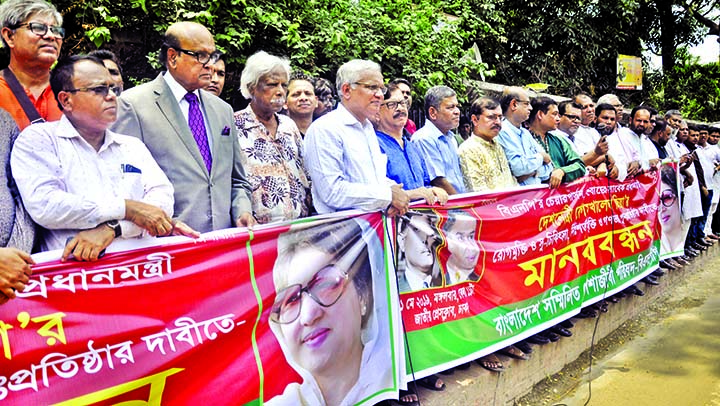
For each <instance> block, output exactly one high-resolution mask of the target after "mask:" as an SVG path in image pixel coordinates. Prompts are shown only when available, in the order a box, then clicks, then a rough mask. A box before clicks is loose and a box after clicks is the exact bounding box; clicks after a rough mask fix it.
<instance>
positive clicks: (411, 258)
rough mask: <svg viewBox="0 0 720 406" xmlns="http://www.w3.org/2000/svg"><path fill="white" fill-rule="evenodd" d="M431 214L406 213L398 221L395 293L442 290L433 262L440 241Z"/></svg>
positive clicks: (438, 273) (440, 276) (437, 269)
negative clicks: (436, 287)
mask: <svg viewBox="0 0 720 406" xmlns="http://www.w3.org/2000/svg"><path fill="white" fill-rule="evenodd" d="M435 218H436V216H435V215H434V214H433V213H432V212H429V211H428V212H408V213H407V214H406V215H405V216H403V217H401V218H400V219H398V234H397V247H398V248H397V258H398V267H397V278H398V291H399V292H400V293H403V292H414V291H418V290H422V289H427V288H430V287H434V286H442V284H443V280H442V275H441V273H440V267H439V266H438V262H437V248H438V246H439V245H440V242H441V239H440V235H439V232H438V230H437V228H436V226H435Z"/></svg>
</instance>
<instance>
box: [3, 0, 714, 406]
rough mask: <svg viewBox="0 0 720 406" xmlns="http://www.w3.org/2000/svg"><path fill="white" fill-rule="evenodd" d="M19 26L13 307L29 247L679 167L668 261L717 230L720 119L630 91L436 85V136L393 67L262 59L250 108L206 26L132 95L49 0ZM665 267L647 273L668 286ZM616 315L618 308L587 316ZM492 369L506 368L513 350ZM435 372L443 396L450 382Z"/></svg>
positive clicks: (10, 234) (38, 0)
mask: <svg viewBox="0 0 720 406" xmlns="http://www.w3.org/2000/svg"><path fill="white" fill-rule="evenodd" d="M0 24H2V40H3V45H4V46H5V48H7V49H8V50H9V53H10V63H9V66H8V68H7V69H5V70H3V71H2V75H1V76H0V109H1V110H0V131H2V136H1V137H0V139H1V140H2V143H0V145H1V146H2V149H0V152H1V153H2V157H3V159H4V161H3V165H2V166H1V167H2V168H3V171H5V172H4V176H6V178H7V182H4V185H5V186H3V188H2V189H1V190H0V198H1V199H2V200H1V203H0V228H2V232H1V233H0V238H2V244H3V247H5V248H0V303H4V302H6V301H7V300H9V299H11V298H14V297H15V292H16V291H22V290H23V289H24V288H25V284H26V283H27V282H28V278H29V276H30V275H31V265H32V264H33V261H32V259H31V257H30V256H29V255H28V253H30V252H36V251H40V250H54V249H58V250H63V253H62V256H61V257H62V260H67V259H69V258H71V257H72V258H75V259H77V260H83V261H92V260H96V259H98V258H99V257H101V256H102V255H103V252H104V250H105V249H106V248H107V247H108V246H109V245H110V244H111V243H112V242H113V241H115V240H116V239H129V238H151V237H161V236H168V235H186V236H190V237H198V236H199V235H200V233H203V232H209V231H212V230H218V229H224V228H228V227H252V226H253V225H255V224H257V223H260V224H264V223H270V222H278V221H286V220H292V219H295V218H299V217H304V216H309V215H312V214H315V213H319V214H322V213H330V212H336V211H340V210H348V209H361V210H386V211H387V214H388V215H389V216H403V215H404V214H405V213H406V212H407V211H408V205H409V203H410V202H411V201H413V200H420V199H422V200H425V201H426V202H427V203H428V204H445V203H446V202H447V200H448V198H449V196H451V195H454V194H459V193H469V192H486V191H497V190H502V189H508V188H516V187H521V186H524V185H538V184H543V183H545V184H548V185H549V187H551V188H556V187H558V186H559V185H560V184H562V183H567V182H572V181H573V180H575V179H578V178H580V177H583V176H586V175H591V176H600V177H604V176H607V177H609V178H612V179H617V180H619V181H623V180H625V179H627V178H630V177H633V176H637V175H638V174H639V173H642V172H643V171H650V170H656V169H657V167H658V163H659V162H660V161H661V160H662V159H666V158H672V159H675V160H677V161H678V162H679V166H680V171H681V173H682V176H683V182H682V185H681V186H682V190H683V196H684V197H683V198H682V213H683V218H684V219H685V220H687V222H685V223H683V224H687V226H680V227H685V229H683V231H682V232H683V233H686V234H687V237H686V239H685V251H684V255H683V256H679V257H676V258H674V259H672V260H667V261H663V262H662V263H661V268H663V269H665V270H668V269H675V268H678V267H680V266H683V265H686V264H687V263H688V262H689V261H690V260H691V259H692V258H693V257H696V256H697V255H698V254H699V252H701V251H703V250H706V249H707V248H708V247H709V246H711V245H712V244H713V243H714V242H715V241H716V240H718V234H717V233H718V231H720V227H719V226H720V216H717V215H714V214H715V211H716V209H717V207H718V200H719V199H720V193H718V192H717V189H718V188H719V187H720V177H718V176H716V173H717V169H718V164H720V149H719V148H718V146H717V143H718V139H719V138H720V129H718V128H714V127H712V128H709V127H707V126H695V125H688V124H687V123H686V122H685V121H683V119H682V115H681V114H680V112H679V111H677V110H672V111H668V112H667V113H665V115H664V116H658V112H657V111H656V110H654V109H653V108H651V107H648V106H638V107H635V108H634V109H632V111H631V112H630V114H629V116H628V117H627V120H624V115H625V110H624V108H623V105H622V103H621V102H620V100H619V99H618V97H617V96H615V95H612V94H608V95H605V96H602V97H601V98H599V99H598V100H597V105H596V104H595V102H594V101H593V99H592V97H591V96H590V95H588V94H585V93H582V94H578V95H577V96H576V97H575V98H574V99H573V100H568V101H562V102H560V103H558V102H557V101H555V100H554V99H553V98H549V97H545V96H538V97H531V96H532V95H531V93H530V92H529V91H528V90H526V89H524V88H520V87H507V88H506V89H505V90H504V91H503V93H502V94H501V95H499V97H498V98H492V97H482V98H479V99H478V100H475V101H474V102H473V103H472V105H471V107H470V109H469V111H468V112H467V115H464V116H463V115H462V114H461V109H460V103H459V101H458V97H457V94H456V93H455V91H454V90H453V89H451V88H449V87H447V86H435V87H432V88H431V89H429V90H428V91H427V92H426V93H425V95H424V100H423V111H424V114H425V122H424V125H422V126H420V128H417V125H416V123H414V122H413V121H412V120H410V119H409V117H408V111H409V109H410V106H411V105H412V87H411V83H409V82H408V81H407V80H405V79H402V78H397V79H394V80H390V81H386V79H385V78H384V77H383V74H382V72H381V69H380V66H379V65H378V64H377V63H375V62H372V61H367V60H351V61H349V62H347V63H345V64H343V65H342V66H341V67H340V68H339V69H338V71H337V75H336V77H337V79H336V83H335V86H332V85H331V84H330V82H328V81H327V80H324V79H313V78H310V77H307V76H304V75H300V74H292V72H291V68H290V64H289V62H288V60H286V59H283V58H280V57H277V56H273V55H270V54H267V53H265V52H262V51H261V52H258V53H256V54H254V55H252V56H251V57H250V58H249V59H248V60H247V64H246V66H245V69H244V70H243V72H242V76H241V90H242V94H243V96H245V97H246V98H247V99H248V100H249V101H250V103H249V105H248V106H247V107H246V108H245V109H243V110H240V111H234V109H233V108H232V107H231V106H230V105H229V104H228V103H226V102H224V101H223V100H221V99H220V98H219V97H218V96H219V95H220V94H221V93H222V90H223V86H224V81H225V64H224V62H223V60H222V54H221V53H220V52H218V51H217V49H216V47H215V42H214V40H213V36H212V34H211V33H210V32H209V31H208V29H207V28H205V27H204V26H202V25H200V24H198V23H193V22H178V23H175V24H172V25H171V26H170V27H169V28H168V29H167V32H166V33H165V36H164V43H163V45H162V48H161V50H160V61H161V63H162V64H163V65H164V67H165V69H164V70H163V72H161V73H159V75H158V76H157V77H156V78H155V79H154V80H152V81H150V82H148V83H145V84H142V85H139V86H136V87H134V88H131V89H128V90H124V82H123V78H122V67H121V66H120V63H119V61H118V59H117V58H116V57H115V55H113V54H112V53H111V52H108V51H102V50H101V51H96V52H93V53H91V54H89V55H72V56H69V57H65V58H62V59H60V60H58V58H59V55H60V49H61V46H62V42H63V38H64V35H65V32H64V29H63V28H62V16H61V15H60V14H59V13H58V12H57V10H56V9H55V8H54V6H52V5H50V4H49V3H46V2H45V1H43V0H7V1H5V2H4V3H3V4H2V5H1V6H0ZM53 65H54V67H53V69H52V70H51V67H52V66H53ZM621 123H626V125H623V124H621ZM454 131H458V134H456V133H455V132H454ZM663 204H664V202H663ZM663 272H664V271H663V270H662V269H661V270H658V271H657V272H656V273H655V274H654V275H651V276H649V277H647V278H646V279H645V280H644V282H645V283H648V284H657V283H658V280H657V278H658V277H659V276H662V274H663ZM626 293H634V294H637V295H642V294H643V292H642V291H641V290H640V289H639V288H637V287H632V288H631V289H630V290H629V291H628V292H626ZM624 294H625V293H621V294H620V295H618V296H622V295H624ZM610 300H611V301H617V297H614V298H610ZM598 310H599V311H606V310H607V307H606V304H605V303H601V304H599V305H597V306H595V308H594V309H593V308H588V309H584V310H583V312H582V313H581V314H580V317H594V316H596V314H597V311H598ZM571 327H572V323H571V322H565V323H562V324H561V325H558V326H555V327H553V328H552V329H550V330H548V331H546V332H543V333H541V334H538V335H537V336H534V337H531V338H530V339H528V340H527V342H522V343H518V344H517V346H515V347H512V348H510V347H509V348H507V349H505V350H503V352H504V353H506V354H508V355H510V356H513V357H515V358H521V359H525V358H526V353H529V352H531V351H532V348H531V347H530V346H529V344H528V342H529V343H536V344H542V343H546V342H549V341H556V340H557V339H559V336H570V335H572V333H571V332H570V331H569V330H568V329H569V328H571ZM482 365H483V366H484V367H486V368H488V369H491V370H500V368H501V367H502V363H501V362H500V360H499V359H498V358H497V357H494V356H491V357H487V358H486V357H484V358H483V360H482ZM422 383H424V384H426V385H428V386H430V387H432V388H434V389H441V388H442V387H443V383H442V381H441V380H440V379H439V378H437V377H431V379H430V380H428V379H425V380H423V382H422ZM403 400H405V401H408V402H411V401H413V400H416V397H414V394H412V393H409V394H408V393H404V398H403Z"/></svg>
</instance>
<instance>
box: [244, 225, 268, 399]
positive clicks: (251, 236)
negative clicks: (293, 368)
mask: <svg viewBox="0 0 720 406" xmlns="http://www.w3.org/2000/svg"><path fill="white" fill-rule="evenodd" d="M254 237H255V234H254V233H253V231H252V229H249V228H248V240H247V242H246V243H245V250H247V257H248V265H249V266H248V268H249V269H250V283H251V284H252V288H253V293H255V299H256V300H257V303H258V313H257V318H255V324H254V325H253V329H252V336H251V337H250V341H251V342H252V347H253V354H254V355H255V363H256V364H257V368H258V379H259V382H260V385H259V388H258V390H259V391H260V393H259V399H258V404H261V405H262V404H263V398H264V393H263V392H264V387H265V376H264V374H263V367H262V359H261V358H260V350H259V349H258V345H257V326H258V324H260V319H261V316H262V312H263V303H262V295H261V294H260V289H258V286H257V281H256V280H255V261H254V259H253V253H252V248H251V246H250V243H251V242H252V241H253V239H254Z"/></svg>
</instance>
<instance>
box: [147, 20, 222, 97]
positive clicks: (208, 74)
mask: <svg viewBox="0 0 720 406" xmlns="http://www.w3.org/2000/svg"><path fill="white" fill-rule="evenodd" d="M218 57H219V53H218V52H216V50H215V40H214V39H213V36H212V34H211V33H210V31H208V29H207V28H205V26H203V25H202V24H198V23H195V22H191V21H181V22H178V23H175V24H173V25H171V26H170V27H168V29H167V31H166V32H165V43H164V44H163V47H162V49H161V52H160V62H162V63H163V64H165V67H166V68H167V70H168V72H170V74H171V75H172V76H173V78H174V79H175V80H176V81H177V82H178V83H180V84H181V85H182V86H183V87H184V88H185V89H186V90H187V91H188V92H192V91H194V90H196V89H200V88H204V87H206V86H207V85H209V84H210V80H211V79H212V64H214V63H215V62H217V59H218Z"/></svg>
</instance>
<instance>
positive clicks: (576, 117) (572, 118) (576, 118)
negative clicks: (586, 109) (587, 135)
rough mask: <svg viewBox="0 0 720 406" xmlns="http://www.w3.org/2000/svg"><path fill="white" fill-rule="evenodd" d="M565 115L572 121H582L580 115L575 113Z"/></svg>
mask: <svg viewBox="0 0 720 406" xmlns="http://www.w3.org/2000/svg"><path fill="white" fill-rule="evenodd" d="M563 116H565V117H567V118H568V119H570V121H582V118H581V117H580V116H576V115H574V114H563Z"/></svg>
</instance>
